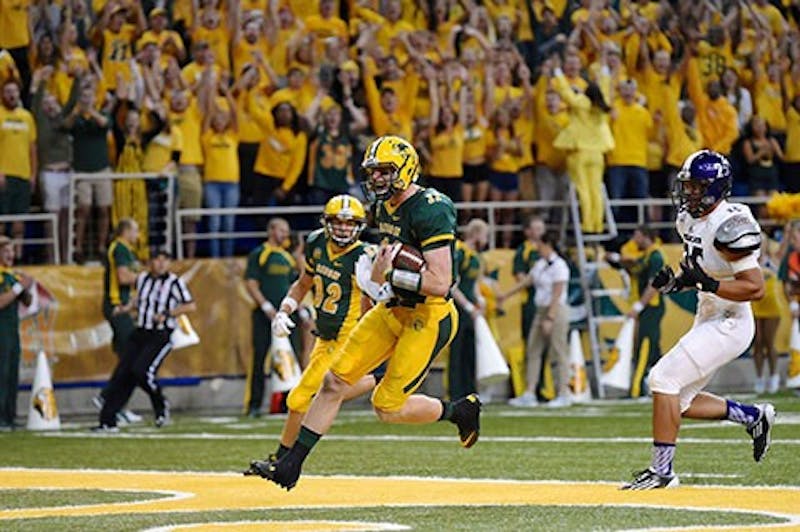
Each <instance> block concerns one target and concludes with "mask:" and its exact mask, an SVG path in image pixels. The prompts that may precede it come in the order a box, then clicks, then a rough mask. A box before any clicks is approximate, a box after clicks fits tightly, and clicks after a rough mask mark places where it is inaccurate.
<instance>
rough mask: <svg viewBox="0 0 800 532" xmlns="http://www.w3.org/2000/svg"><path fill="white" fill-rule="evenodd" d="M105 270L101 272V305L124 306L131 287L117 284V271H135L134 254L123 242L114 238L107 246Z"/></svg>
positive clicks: (135, 261)
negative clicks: (121, 268)
mask: <svg viewBox="0 0 800 532" xmlns="http://www.w3.org/2000/svg"><path fill="white" fill-rule="evenodd" d="M105 266H106V268H105V271H104V272H103V304H104V305H107V306H110V307H115V306H117V305H126V304H127V303H128V301H130V299H131V286H130V285H121V284H119V277H117V269H118V268H120V267H123V266H124V267H126V268H130V269H131V270H136V269H137V260H136V254H135V253H134V252H133V249H131V247H130V246H129V245H128V244H127V243H126V242H124V241H122V240H121V239H119V238H115V239H114V241H113V242H111V245H110V246H108V253H107V254H106V264H105Z"/></svg>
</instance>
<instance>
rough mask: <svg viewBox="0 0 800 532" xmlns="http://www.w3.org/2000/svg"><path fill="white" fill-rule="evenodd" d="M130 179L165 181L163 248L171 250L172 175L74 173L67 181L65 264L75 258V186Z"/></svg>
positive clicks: (70, 262)
mask: <svg viewBox="0 0 800 532" xmlns="http://www.w3.org/2000/svg"><path fill="white" fill-rule="evenodd" d="M132 179H144V180H145V181H156V180H163V179H166V180H167V186H166V187H165V190H164V193H165V194H166V199H165V201H164V208H165V209H166V212H165V213H164V216H163V220H164V224H165V227H164V229H163V231H160V232H161V233H163V237H164V243H163V246H164V247H165V248H166V249H169V250H171V249H172V243H173V235H174V232H175V231H174V226H173V224H174V223H175V193H176V190H175V175H174V174H158V173H116V172H108V173H91V174H83V173H74V174H70V180H69V198H70V207H69V219H68V233H67V257H66V260H65V262H66V263H67V264H73V263H74V256H75V211H76V209H77V201H76V195H75V193H76V190H77V186H78V184H79V183H80V182H83V181H106V180H111V181H112V185H113V182H114V181H123V180H132ZM152 220H153V217H152V216H150V217H149V221H152ZM150 234H151V235H152V234H153V232H152V231H151V232H150Z"/></svg>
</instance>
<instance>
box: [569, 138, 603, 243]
mask: <svg viewBox="0 0 800 532" xmlns="http://www.w3.org/2000/svg"><path fill="white" fill-rule="evenodd" d="M604 168H605V161H604V160H603V154H602V153H600V152H598V151H584V150H578V151H575V152H572V153H570V154H569V155H568V156H567V172H568V173H569V177H570V179H571V180H572V182H573V183H574V184H575V191H576V192H577V194H578V203H579V204H580V206H581V229H582V230H583V231H584V232H587V233H602V232H603V195H602V193H601V188H600V187H601V185H602V183H603V169H604Z"/></svg>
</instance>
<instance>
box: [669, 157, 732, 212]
mask: <svg viewBox="0 0 800 532" xmlns="http://www.w3.org/2000/svg"><path fill="white" fill-rule="evenodd" d="M732 174H733V172H732V170H731V163H730V162H728V159H727V158H726V157H725V156H724V155H722V154H720V153H717V152H715V151H712V150H700V151H698V152H695V153H693V154H692V155H690V156H689V157H688V158H687V159H686V161H685V162H684V163H683V167H682V168H681V170H680V171H679V172H678V176H677V179H676V180H675V185H674V189H673V199H675V200H678V201H679V203H680V207H681V208H682V209H685V210H686V211H687V212H688V213H689V214H690V215H691V216H692V217H693V218H700V217H702V216H705V215H706V214H708V212H709V211H710V210H711V209H712V208H713V207H714V205H716V204H717V202H718V201H720V200H722V199H724V198H727V197H728V196H729V195H730V192H731V177H732Z"/></svg>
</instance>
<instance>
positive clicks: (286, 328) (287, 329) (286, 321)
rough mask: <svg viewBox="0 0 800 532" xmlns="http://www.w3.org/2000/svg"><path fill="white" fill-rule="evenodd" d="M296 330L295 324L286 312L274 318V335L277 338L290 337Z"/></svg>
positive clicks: (279, 313)
mask: <svg viewBox="0 0 800 532" xmlns="http://www.w3.org/2000/svg"><path fill="white" fill-rule="evenodd" d="M292 329H294V322H293V321H292V319H291V318H290V317H289V315H288V314H286V313H285V312H284V311H282V310H281V311H279V312H278V313H277V314H275V317H274V318H272V334H274V335H275V336H289V334H291V332H292Z"/></svg>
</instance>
